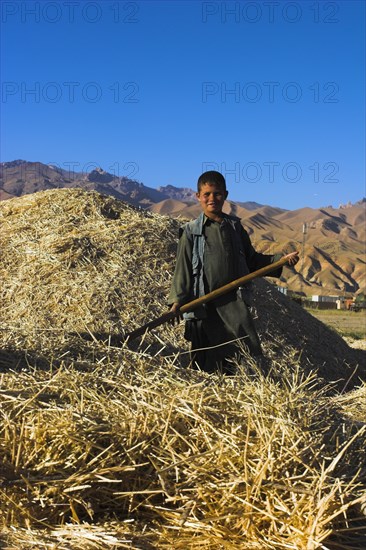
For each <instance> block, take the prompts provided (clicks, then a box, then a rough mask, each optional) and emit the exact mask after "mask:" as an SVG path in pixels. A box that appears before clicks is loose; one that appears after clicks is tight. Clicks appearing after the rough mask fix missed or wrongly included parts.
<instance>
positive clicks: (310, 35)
mask: <svg viewBox="0 0 366 550" xmlns="http://www.w3.org/2000/svg"><path fill="white" fill-rule="evenodd" d="M1 10H2V11H1V17H2V42H1V46H2V47H1V55H2V59H1V69H2V90H1V91H2V95H1V114H2V118H1V138H2V139H1V143H2V145H1V161H3V162H4V161H10V160H14V159H18V158H22V159H25V160H31V161H40V162H45V163H54V164H58V165H59V166H60V167H61V168H64V169H69V168H70V167H73V168H74V169H75V170H77V171H89V170H91V169H92V168H93V167H95V166H101V167H102V168H103V169H105V170H107V171H110V172H114V173H116V174H117V175H120V176H128V177H132V178H133V179H137V180H139V181H141V182H143V183H144V184H145V185H149V186H151V187H158V186H160V185H168V184H171V185H176V186H178V187H193V188H194V187H195V184H196V181H197V178H198V176H199V175H200V173H201V172H203V171H205V170H206V169H217V170H219V171H221V172H222V173H223V174H224V175H225V176H226V179H227V184H228V189H229V198H231V199H233V200H236V201H248V200H252V201H257V202H259V203H262V204H270V205H274V206H280V207H283V208H289V209H295V208H301V207H303V206H310V207H314V208H318V207H321V206H326V205H330V204H332V205H333V206H338V205H339V204H340V203H346V202H348V201H352V202H355V201H357V200H359V199H360V198H362V197H363V196H364V195H365V194H366V191H365V100H364V98H365V76H364V71H365V53H364V52H365V3H364V2H363V1H362V2H361V1H346V2H323V1H320V2H316V1H312V0H311V1H305V2H287V1H270V0H269V1H251V2H246V1H243V2H216V1H211V2H199V1H187V2H178V1H176V2H175V1H165V2H155V1H136V2H135V1H132V2H130V1H127V2H118V1H116V0H110V1H109V0H105V1H99V2H93V1H90V2H89V1H86V2H84V1H77V0H75V1H66V0H65V1H60V2H56V1H38V2H33V1H28V2H25V1H21V2H12V1H5V0H3V2H2V3H1Z"/></svg>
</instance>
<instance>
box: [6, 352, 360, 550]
mask: <svg viewBox="0 0 366 550" xmlns="http://www.w3.org/2000/svg"><path fill="white" fill-rule="evenodd" d="M121 353H123V352H121ZM125 353H126V357H124V360H125V361H126V362H127V354H128V353H131V352H127V351H126V352H125ZM130 364H131V366H132V365H133V368H131V369H130V370H129V372H127V370H126V368H125V367H124V366H123V365H122V356H121V361H120V362H118V361H116V362H115V363H110V362H109V361H107V360H106V361H105V362H103V363H99V364H98V365H90V366H89V368H88V369H85V368H84V369H83V370H81V369H80V367H79V368H75V367H70V366H61V367H59V368H58V369H57V370H52V369H49V370H48V371H41V370H29V372H25V371H23V372H21V373H13V372H10V373H8V374H7V375H2V390H1V393H0V397H1V410H2V417H3V428H2V431H1V439H0V441H1V446H0V449H1V450H0V453H1V464H2V468H1V478H2V480H1V481H2V483H1V485H2V489H1V493H0V510H1V512H0V522H1V524H2V526H3V532H4V541H7V542H8V544H9V546H5V547H8V548H11V545H10V543H12V544H15V545H16V544H19V545H20V546H18V547H21V548H28V546H27V545H26V543H27V541H28V544H29V548H30V547H32V546H31V543H32V544H33V547H34V544H35V541H36V543H37V544H36V546H37V548H46V547H49V546H46V543H47V544H48V545H49V544H50V542H52V541H53V543H54V544H55V546H54V547H55V548H60V547H64V546H58V544H61V542H62V543H63V544H65V542H67V541H68V540H69V541H70V540H71V539H72V537H74V538H75V537H76V536H77V537H79V541H78V543H76V542H75V540H74V544H75V546H69V548H70V547H75V548H101V549H102V548H108V547H112V548H117V547H118V544H119V545H122V547H129V548H150V547H153V548H182V549H186V548H189V549H192V550H193V549H196V548H210V549H212V550H214V549H219V548H229V549H232V550H234V549H238V548H243V549H244V548H258V549H259V548H261V549H262V548H294V549H299V550H300V549H308V550H311V549H316V548H337V547H338V548H339V547H340V548H344V549H346V548H362V546H361V542H362V541H364V540H365V539H364V537H365V530H364V529H365V521H364V520H365V517H363V516H362V506H363V505H364V503H365V498H366V495H365V490H364V489H365V485H364V477H363V476H364V472H365V455H364V443H365V441H364V435H365V429H366V427H365V420H366V418H365V417H364V418H363V422H360V421H354V420H352V417H350V418H349V417H347V416H346V415H345V414H344V413H343V412H342V406H341V404H337V403H336V402H335V401H334V400H333V401H331V400H330V399H329V397H328V396H327V395H326V393H325V390H324V389H320V388H319V387H317V383H316V380H315V377H314V376H310V377H307V378H306V377H304V376H301V374H300V372H299V369H297V368H296V365H294V364H292V365H288V367H287V371H286V372H284V368H285V367H284V365H282V376H283V380H282V384H279V383H277V382H275V381H273V380H272V379H268V380H264V379H263V377H262V376H261V375H260V374H259V373H258V374H257V375H256V376H254V377H251V376H249V375H248V374H247V373H246V372H245V370H243V369H242V370H241V371H240V372H239V373H238V375H237V376H235V377H232V378H220V377H219V376H216V375H211V376H210V375H205V374H203V373H202V374H201V373H197V372H194V371H184V370H181V369H178V368H176V367H174V365H173V364H171V363H170V364H169V363H162V362H161V361H159V360H158V359H157V358H155V359H148V358H146V357H139V356H138V355H134V354H131V357H130ZM273 367H274V368H276V365H275V364H274V365H273ZM365 395H366V394H365V391H364V392H363V395H362V396H361V395H360V396H359V398H360V400H361V399H364V398H365ZM108 521H109V522H114V526H112V525H108V526H105V527H103V525H104V524H105V522H108ZM73 525H75V530H74V529H73V528H72V526H73ZM42 528H43V529H42ZM97 528H99V531H98V529H97ZM108 537H110V542H108ZM42 540H43V544H44V546H43V545H42V544H41V543H42ZM20 541H22V544H20ZM81 541H82V542H81ZM128 541H130V542H128ZM56 543H57V544H56ZM117 543H118V544H117ZM332 544H333V546H332ZM337 544H339V545H340V546H337ZM357 544H359V546H357ZM123 545H125V546H123ZM149 545H152V546H149ZM321 545H323V546H321ZM15 547H16V546H15ZM66 547H67V546H66Z"/></svg>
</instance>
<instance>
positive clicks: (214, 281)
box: [169, 171, 299, 372]
mask: <svg viewBox="0 0 366 550" xmlns="http://www.w3.org/2000/svg"><path fill="white" fill-rule="evenodd" d="M227 196H228V192H227V190H226V182H225V178H224V177H223V175H222V174H220V173H219V172H216V171H209V172H204V173H203V174H202V175H201V176H200V177H199V179H198V182H197V193H196V197H197V199H198V201H199V202H200V204H201V207H202V212H201V214H200V215H199V217H198V218H197V219H196V220H193V221H191V222H189V223H187V224H186V225H185V226H184V227H183V228H182V230H181V235H180V239H179V244H178V252H177V263H176V268H175V272H174V276H173V280H172V285H171V290H170V294H169V304H171V311H173V312H175V313H176V314H177V317H180V315H179V309H180V306H182V305H183V304H185V303H187V302H190V301H191V300H193V299H195V298H198V297H199V296H203V295H204V294H207V293H208V292H211V291H212V290H215V289H216V288H219V287H221V286H223V285H225V284H226V283H229V282H230V281H233V280H234V279H237V278H239V277H242V276H243V275H246V274H248V273H251V272H253V271H256V270H257V269H260V268H261V267H264V266H266V265H269V264H271V263H273V262H275V261H277V260H278V259H279V258H280V257H281V254H278V255H274V256H272V255H265V254H260V253H258V252H256V251H255V250H254V248H253V246H252V244H251V242H250V238H249V235H248V233H247V232H246V231H245V229H244V228H243V226H242V225H241V223H240V219H239V218H237V217H234V216H229V215H227V214H224V213H223V211H222V208H223V206H224V203H225V200H226V198H227ZM298 259H299V258H298V253H297V252H294V253H293V254H292V255H290V257H289V264H290V265H295V264H296V263H297V261H298ZM281 271H282V268H280V269H278V270H276V271H275V272H273V273H271V276H273V277H279V276H280V275H281ZM249 308H250V286H249V285H247V286H246V287H242V288H239V289H238V290H236V291H232V292H230V293H228V294H226V295H224V296H221V297H220V298H217V299H216V300H214V301H213V302H210V303H208V304H205V305H204V306H202V307H200V308H198V309H196V310H195V311H193V312H191V313H188V314H184V318H185V319H186V329H185V335H184V336H185V338H186V339H187V340H189V341H190V342H191V343H192V363H193V364H195V363H196V364H198V366H199V367H200V368H201V369H202V370H205V371H207V372H214V371H215V370H216V369H217V368H221V369H222V370H224V371H227V372H230V371H231V369H230V364H228V363H227V361H226V359H227V358H230V357H233V356H235V355H236V354H237V353H238V347H237V345H235V343H233V342H232V341H233V340H236V339H240V341H241V342H242V343H243V344H244V347H246V348H247V349H248V351H249V352H250V353H251V355H253V356H260V355H262V349H261V344H260V341H259V338H258V334H257V332H256V329H255V327H254V323H253V319H252V316H251V314H250V311H249ZM202 348H211V349H203V350H202ZM195 350H197V351H195Z"/></svg>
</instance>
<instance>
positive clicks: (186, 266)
mask: <svg viewBox="0 0 366 550" xmlns="http://www.w3.org/2000/svg"><path fill="white" fill-rule="evenodd" d="M191 289H192V245H191V243H190V241H189V239H188V238H187V235H186V234H185V232H184V231H183V233H182V235H181V237H180V239H179V242H178V250H177V260H176V265H175V271H174V275H173V279H172V283H171V286H170V293H169V296H168V303H169V304H170V305H173V307H174V306H175V307H176V308H177V306H181V305H183V304H185V303H187V302H189V301H190V299H192V296H191Z"/></svg>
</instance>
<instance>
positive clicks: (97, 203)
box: [0, 189, 178, 355]
mask: <svg viewBox="0 0 366 550" xmlns="http://www.w3.org/2000/svg"><path fill="white" fill-rule="evenodd" d="M0 223H1V234H0V246H1V258H0V278H1V282H2V284H1V290H0V292H1V294H0V299H1V312H0V331H1V332H2V335H0V337H1V338H2V342H4V344H5V347H6V346H7V345H9V346H11V345H13V344H14V343H16V346H17V348H23V349H27V350H28V351H30V350H33V351H37V352H42V353H43V354H44V353H46V352H47V351H52V352H53V353H54V352H55V351H56V350H57V351H58V352H60V354H61V355H62V352H67V353H70V348H71V349H73V350H74V349H75V350H76V349H77V347H78V346H82V344H83V338H89V339H92V338H93V337H94V338H96V339H98V340H101V339H107V338H108V337H111V338H113V339H114V341H115V342H120V341H121V340H123V336H124V329H125V327H127V329H128V330H130V329H132V328H135V327H136V326H138V324H139V323H141V322H144V321H145V319H146V318H147V317H149V316H150V317H155V316H158V315H160V314H162V313H163V312H164V311H165V310H166V307H167V306H166V296H167V289H168V278H169V276H170V272H171V265H172V261H173V259H174V255H175V251H176V234H177V227H178V222H175V221H173V220H168V219H166V218H163V217H162V216H156V215H153V214H150V213H149V212H146V211H144V210H140V209H137V208H134V207H132V206H130V205H127V204H125V203H122V202H120V201H117V200H115V199H113V198H111V197H105V196H102V195H99V194H98V193H95V192H92V193H86V192H85V191H82V190H79V189H61V190H55V191H45V192H40V193H35V194H33V195H27V196H25V197H22V198H20V199H13V200H10V201H6V202H3V203H1V204H0ZM169 338H170V339H173V341H174V339H175V338H174V332H173V333H169ZM160 347H161V346H160Z"/></svg>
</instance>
